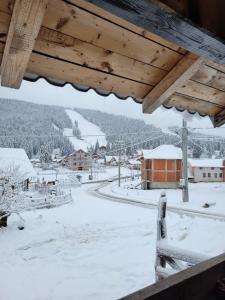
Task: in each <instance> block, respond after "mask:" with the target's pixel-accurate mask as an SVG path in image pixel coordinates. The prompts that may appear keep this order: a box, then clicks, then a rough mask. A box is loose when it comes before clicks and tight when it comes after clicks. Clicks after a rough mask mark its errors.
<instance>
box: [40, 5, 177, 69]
mask: <svg viewBox="0 0 225 300" xmlns="http://www.w3.org/2000/svg"><path fill="white" fill-rule="evenodd" d="M43 26H45V27H47V28H50V29H54V30H57V31H59V32H61V33H65V34H67V35H70V36H72V37H75V38H77V39H80V40H82V41H84V42H88V43H91V44H93V45H96V46H99V47H102V48H103V49H106V50H110V51H113V52H116V53H118V54H121V55H123V56H127V57H129V58H133V59H135V60H138V61H141V62H143V63H147V64H150V65H152V66H155V67H158V68H161V69H163V70H167V71H169V70H170V69H172V68H173V66H174V65H175V64H176V63H177V61H179V60H180V59H181V58H182V55H181V54H180V53H178V52H176V51H172V50H170V49H168V48H166V47H163V46H161V45H159V44H157V43H155V42H152V41H150V40H148V39H146V38H144V37H142V36H140V35H138V34H134V33H133V32H131V31H129V30H127V29H124V28H122V27H120V26H118V25H116V24H114V23H111V22H109V21H106V20H104V19H102V18H100V17H98V16H96V15H93V14H91V13H88V12H87V11H85V10H82V9H80V8H78V7H75V6H74V5H70V4H67V3H65V2H62V1H59V0H52V1H51V2H50V4H49V7H48V11H47V13H46V16H45V18H44V21H43ZM75 28H76V30H74V29H75Z"/></svg>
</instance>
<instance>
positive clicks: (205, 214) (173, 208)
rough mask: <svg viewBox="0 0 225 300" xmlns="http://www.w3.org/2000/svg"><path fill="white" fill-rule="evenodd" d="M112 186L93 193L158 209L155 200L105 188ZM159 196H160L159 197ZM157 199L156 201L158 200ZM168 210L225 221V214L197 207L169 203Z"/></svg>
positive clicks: (97, 195) (111, 199)
mask: <svg viewBox="0 0 225 300" xmlns="http://www.w3.org/2000/svg"><path fill="white" fill-rule="evenodd" d="M108 186H111V184H109V183H104V184H101V185H99V186H98V187H97V188H96V189H95V190H94V192H92V193H93V195H95V196H96V197H99V198H102V199H106V200H109V201H113V202H119V203H125V204H129V205H133V206H138V207H143V208H148V209H158V204H155V203H153V202H149V203H146V202H144V201H141V200H138V197H137V200H134V199H133V198H130V197H129V196H126V195H123V196H121V195H117V194H115V193H113V192H110V191H109V189H104V188H105V187H108ZM158 198H159V197H158ZM158 200H159V199H157V200H156V201H158ZM167 210H168V211H170V212H173V213H177V214H179V215H186V216H189V217H200V218H208V219H213V220H221V221H225V214H220V213H213V212H203V211H199V210H197V209H190V208H182V207H176V206H172V205H168V204H167Z"/></svg>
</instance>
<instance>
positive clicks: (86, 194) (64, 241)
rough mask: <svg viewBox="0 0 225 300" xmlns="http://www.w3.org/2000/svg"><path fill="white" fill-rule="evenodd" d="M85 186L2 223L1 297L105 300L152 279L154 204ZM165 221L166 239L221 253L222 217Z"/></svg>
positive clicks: (176, 217) (223, 245)
mask: <svg viewBox="0 0 225 300" xmlns="http://www.w3.org/2000/svg"><path fill="white" fill-rule="evenodd" d="M94 187H95V185H92V188H94ZM90 189H91V186H87V185H86V186H82V187H81V188H78V189H74V190H72V194H73V198H74V202H73V203H72V204H69V205H65V206H62V207H58V208H54V209H43V210H36V211H34V212H25V213H23V214H22V217H23V218H24V219H25V222H26V228H25V230H23V231H19V230H18V229H17V224H18V220H17V217H16V216H11V217H10V218H9V226H8V228H6V229H0V244H1V248H0V266H1V275H0V278H1V280H0V291H1V299H4V300H14V299H23V300H47V299H48V300H50V299H51V300H52V299H54V300H74V299H77V300H86V299H88V300H89V299H92V300H103V299H104V300H105V299H107V300H111V299H118V298H119V297H122V296H124V295H126V294H128V293H131V292H133V291H135V290H137V289H140V288H143V287H144V286H146V285H149V284H151V283H153V282H154V259H155V240H156V217H157V210H155V209H153V210H151V209H144V208H139V207H133V206H130V205H126V204H119V203H113V202H110V201H105V200H103V199H98V198H96V197H95V196H94V195H93V194H91V192H90ZM167 222H168V226H167V227H168V234H169V237H168V239H169V242H170V243H171V244H172V245H174V246H179V247H184V248H185V249H187V250H193V251H198V252H201V253H204V254H207V255H210V256H211V255H212V256H213V255H217V254H219V253H221V252H223V251H225V241H224V239H223V238H222V237H223V234H224V231H225V222H222V221H214V220H210V219H209V220H208V219H204V218H190V217H186V216H180V215H177V214H174V213H168V217H167ZM196 228H198V230H196Z"/></svg>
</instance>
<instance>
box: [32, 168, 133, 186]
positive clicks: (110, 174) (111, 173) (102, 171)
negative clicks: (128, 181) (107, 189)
mask: <svg viewBox="0 0 225 300" xmlns="http://www.w3.org/2000/svg"><path fill="white" fill-rule="evenodd" d="M35 170H36V172H37V175H38V177H39V179H40V180H50V181H51V180H56V179H58V180H59V181H64V180H66V179H67V178H68V177H69V176H70V175H75V176H76V175H81V177H82V179H81V182H82V183H85V182H92V181H100V180H107V179H109V178H115V177H117V176H118V167H111V166H104V165H102V166H100V167H99V168H94V167H93V170H92V172H93V173H92V174H93V180H89V175H90V171H72V170H69V169H67V168H63V167H61V168H58V169H57V171H55V170H44V171H43V170H42V169H40V168H35ZM132 174H133V173H132V172H131V170H130V169H128V168H125V167H121V176H122V177H123V176H131V175H132Z"/></svg>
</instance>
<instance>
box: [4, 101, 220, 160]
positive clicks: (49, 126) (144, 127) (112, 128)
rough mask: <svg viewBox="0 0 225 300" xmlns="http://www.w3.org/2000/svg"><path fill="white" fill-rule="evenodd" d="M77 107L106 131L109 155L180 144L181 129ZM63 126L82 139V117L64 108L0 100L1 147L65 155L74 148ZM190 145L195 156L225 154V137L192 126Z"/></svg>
mask: <svg viewBox="0 0 225 300" xmlns="http://www.w3.org/2000/svg"><path fill="white" fill-rule="evenodd" d="M75 110H76V111H77V112H79V113H80V114H81V115H82V116H83V117H84V118H85V119H87V120H88V121H90V122H92V123H93V124H95V125H97V126H98V127H99V128H100V129H101V131H102V132H103V133H104V134H105V136H106V140H107V154H108V155H116V154H118V153H119V151H120V150H121V151H122V150H123V151H122V152H123V153H126V154H127V155H130V154H133V153H134V152H135V150H137V149H151V148H155V147H157V146H159V145H161V144H174V145H177V146H181V140H182V139H181V135H182V134H181V128H178V127H171V128H169V130H168V129H163V130H162V129H160V128H156V127H155V126H153V125H148V124H146V123H145V122H144V121H142V120H138V119H132V118H127V117H124V116H120V115H114V114H108V113H104V112H100V111H95V110H89V109H75ZM64 128H71V132H73V134H74V135H75V136H76V137H77V138H78V141H79V139H81V143H82V142H83V141H82V139H83V138H84V137H82V135H81V131H80V129H79V120H78V121H76V122H75V123H74V124H72V122H71V119H70V118H69V116H68V114H67V113H66V111H65V108H63V107H58V106H50V105H39V104H33V103H28V102H24V101H18V100H8V99H0V147H14V148H24V149H25V151H26V152H27V154H28V156H29V157H32V156H35V155H38V154H40V152H41V151H42V152H45V151H47V152H49V153H51V152H52V150H53V149H54V148H60V149H61V153H62V155H66V154H69V153H71V152H72V151H73V150H74V149H73V146H72V145H71V143H70V141H69V139H68V137H66V136H63V130H64ZM72 129H73V130H72ZM64 134H65V132H64ZM90 134H91V133H90ZM86 138H87V136H86ZM78 144H79V142H78ZM188 145H189V147H190V148H191V150H192V152H193V155H194V157H200V156H203V157H211V156H212V155H213V154H214V153H215V151H216V150H217V151H219V152H220V156H222V157H224V155H225V139H224V137H218V136H217V137H214V136H209V135H204V134H201V133H197V132H192V131H191V130H190V129H189V135H188ZM78 147H79V145H78ZM92 147H93V146H92ZM96 147H97V145H96ZM96 147H95V148H96ZM43 148H44V149H43ZM93 150H94V148H93V149H92V151H93ZM121 151H120V152H121Z"/></svg>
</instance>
